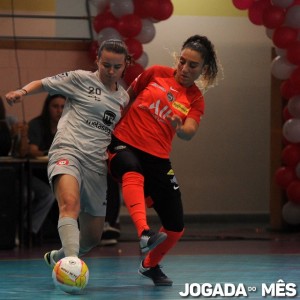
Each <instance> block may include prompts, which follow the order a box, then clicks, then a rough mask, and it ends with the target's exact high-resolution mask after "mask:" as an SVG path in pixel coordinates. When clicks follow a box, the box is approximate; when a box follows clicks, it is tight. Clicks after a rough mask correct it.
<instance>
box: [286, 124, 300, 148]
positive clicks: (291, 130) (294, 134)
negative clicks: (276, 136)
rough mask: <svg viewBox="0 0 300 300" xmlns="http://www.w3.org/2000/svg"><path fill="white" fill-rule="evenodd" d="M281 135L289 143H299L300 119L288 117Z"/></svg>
mask: <svg viewBox="0 0 300 300" xmlns="http://www.w3.org/2000/svg"><path fill="white" fill-rule="evenodd" d="M282 134H283V136H284V137H285V138H286V139H287V140H288V141H289V142H290V143H300V119H294V118H292V119H289V120H287V121H285V123H284V124H283V127H282Z"/></svg>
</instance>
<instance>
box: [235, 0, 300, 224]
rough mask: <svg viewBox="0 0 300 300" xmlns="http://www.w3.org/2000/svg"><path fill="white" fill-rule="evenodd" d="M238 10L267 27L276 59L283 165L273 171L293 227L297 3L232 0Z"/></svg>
mask: <svg viewBox="0 0 300 300" xmlns="http://www.w3.org/2000/svg"><path fill="white" fill-rule="evenodd" d="M232 3H233V5H234V6H235V7H236V8H237V9H240V10H248V17H249V20H250V21H251V22H252V23H253V24H255V25H263V26H265V27H266V34H267V36H268V37H269V38H270V39H271V40H272V42H273V44H274V47H275V51H276V55H277V56H276V57H275V58H274V59H273V61H272V62H271V73H272V75H273V76H274V77H275V78H277V79H279V80H282V82H281V85H280V94H281V96H282V98H283V99H284V101H286V103H285V104H286V105H285V107H284V109H283V119H284V123H283V128H282V134H283V140H284V148H283V150H282V166H281V167H280V168H279V169H278V170H276V172H275V182H276V184H277V185H278V186H279V187H280V188H282V189H283V190H284V191H285V193H286V195H287V198H288V202H287V203H285V204H284V206H283V209H282V216H283V218H284V220H285V221H286V222H287V223H289V224H292V225H298V224H300V1H299V0H232Z"/></svg>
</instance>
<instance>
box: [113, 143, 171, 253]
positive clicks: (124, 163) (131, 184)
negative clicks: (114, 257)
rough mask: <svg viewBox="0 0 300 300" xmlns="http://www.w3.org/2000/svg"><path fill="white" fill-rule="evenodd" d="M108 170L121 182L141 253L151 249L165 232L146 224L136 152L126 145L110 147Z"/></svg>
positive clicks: (142, 189)
mask: <svg viewBox="0 0 300 300" xmlns="http://www.w3.org/2000/svg"><path fill="white" fill-rule="evenodd" d="M110 158H111V159H110V170H111V173H112V175H113V176H114V177H115V178H117V179H118V180H120V181H121V182H122V194H123V199H124V203H125V205H126V207H127V209H128V211H129V214H130V216H131V219H132V220H133V223H134V225H135V227H136V230H137V234H138V237H139V238H140V248H141V251H142V252H143V253H146V252H148V251H149V250H150V249H153V248H154V247H156V246H157V245H158V244H160V243H161V242H163V241H164V240H165V238H166V234H165V233H154V232H152V231H151V230H150V228H149V226H148V224H147V217H146V205H145V197H144V176H143V171H142V168H141V165H140V162H139V158H138V155H137V153H136V152H135V151H134V150H133V149H132V148H129V147H128V146H127V145H124V144H120V143H117V144H116V145H111V147H110Z"/></svg>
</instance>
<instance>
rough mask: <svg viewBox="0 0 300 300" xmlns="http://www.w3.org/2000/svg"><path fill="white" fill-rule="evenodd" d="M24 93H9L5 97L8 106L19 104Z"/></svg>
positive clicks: (20, 91)
mask: <svg viewBox="0 0 300 300" xmlns="http://www.w3.org/2000/svg"><path fill="white" fill-rule="evenodd" d="M24 95H25V94H24V92H23V91H22V90H16V91H11V92H9V93H7V94H6V95H5V99H6V102H7V103H8V105H10V106H13V105H14V104H15V103H18V102H21V100H22V98H23V96H24Z"/></svg>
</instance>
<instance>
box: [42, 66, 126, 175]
mask: <svg viewBox="0 0 300 300" xmlns="http://www.w3.org/2000/svg"><path fill="white" fill-rule="evenodd" d="M42 84H43V87H44V89H45V90H46V91H47V92H49V93H50V94H62V95H65V96H66V97H67V100H66V102H65V107H64V110H63V114H62V117H61V119H60V121H59V123H58V127H57V133H56V135H55V137H54V140H53V143H52V146H51V148H50V150H49V161H51V162H53V161H55V160H56V159H57V158H61V157H62V155H65V154H68V155H73V156H75V157H76V158H77V159H78V160H79V161H80V162H81V163H82V164H83V166H85V167H87V168H89V169H91V170H94V171H96V172H98V173H103V172H105V170H106V167H105V166H104V164H105V163H106V159H107V154H106V149H107V146H108V145H109V143H110V141H111V133H112V131H113V129H114V127H115V125H116V123H117V122H118V121H119V119H120V117H121V112H122V110H123V108H124V107H125V106H126V105H127V104H128V101H129V96H128V94H127V92H126V91H125V90H124V88H123V87H122V86H120V85H118V89H117V91H115V92H111V91H108V90H107V89H106V87H105V86H104V85H103V84H102V82H101V81H100V79H99V73H98V71H97V72H90V71H84V70H76V71H70V72H65V73H62V74H58V75H56V76H53V77H47V78H44V79H42Z"/></svg>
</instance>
